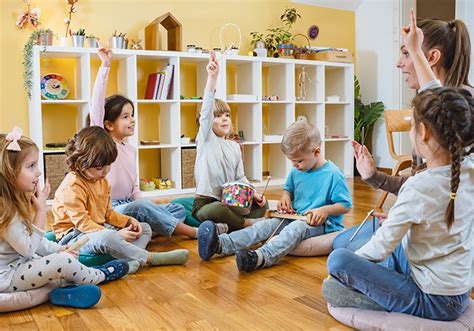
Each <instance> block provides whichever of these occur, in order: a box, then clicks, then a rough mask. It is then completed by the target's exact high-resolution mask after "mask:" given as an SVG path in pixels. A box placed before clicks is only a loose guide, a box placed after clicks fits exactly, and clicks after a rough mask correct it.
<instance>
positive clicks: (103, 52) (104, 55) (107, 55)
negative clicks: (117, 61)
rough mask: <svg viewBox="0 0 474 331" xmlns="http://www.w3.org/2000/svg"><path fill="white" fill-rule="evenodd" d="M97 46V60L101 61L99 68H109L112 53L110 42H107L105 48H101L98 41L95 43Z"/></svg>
mask: <svg viewBox="0 0 474 331" xmlns="http://www.w3.org/2000/svg"><path fill="white" fill-rule="evenodd" d="M97 42H98V44H99V54H98V55H99V58H100V60H101V61H102V64H101V67H110V65H111V64H112V57H113V53H112V50H111V49H110V42H109V41H107V47H104V46H102V44H101V43H100V41H97Z"/></svg>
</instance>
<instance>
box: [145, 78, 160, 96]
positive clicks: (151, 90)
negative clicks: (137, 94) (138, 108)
mask: <svg viewBox="0 0 474 331" xmlns="http://www.w3.org/2000/svg"><path fill="white" fill-rule="evenodd" d="M157 80H158V73H154V74H149V75H148V81H147V83H146V90H145V99H154V98H155V94H156V87H157Z"/></svg>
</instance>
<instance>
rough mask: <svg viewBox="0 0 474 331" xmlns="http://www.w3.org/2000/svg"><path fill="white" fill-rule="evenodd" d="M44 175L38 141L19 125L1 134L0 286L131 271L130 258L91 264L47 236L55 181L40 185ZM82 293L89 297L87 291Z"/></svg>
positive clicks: (11, 288) (26, 286) (7, 289)
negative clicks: (49, 207) (96, 264)
mask: <svg viewBox="0 0 474 331" xmlns="http://www.w3.org/2000/svg"><path fill="white" fill-rule="evenodd" d="M40 175H41V171H40V170H39V169H38V147H37V146H36V145H35V143H34V142H33V141H32V140H31V139H30V138H27V137H23V136H21V129H19V128H15V129H14V130H13V131H12V132H11V133H9V134H8V135H4V134H1V135H0V292H3V293H16V292H21V291H28V290H32V289H37V288H40V287H43V286H45V285H47V284H48V283H50V282H53V281H54V282H58V281H60V280H61V279H64V280H65V281H66V282H67V283H69V284H71V283H72V284H99V283H101V282H104V281H109V280H113V279H117V278H120V277H122V276H124V275H125V274H126V273H127V271H128V264H127V262H126V261H119V260H116V261H112V262H109V263H108V264H106V265H103V266H100V267H94V268H88V267H86V266H84V265H82V264H81V263H80V262H79V261H78V260H77V259H76V258H75V257H74V255H73V254H68V253H67V252H65V250H66V248H67V246H61V245H58V244H56V243H54V242H51V241H49V240H47V239H45V238H44V232H43V230H44V228H45V226H46V222H47V217H46V211H47V209H46V199H47V197H48V194H49V191H50V186H49V184H48V183H46V185H45V187H44V188H43V189H40V187H39V176H40ZM61 285H63V286H64V285H68V284H61ZM83 289H85V290H86V289H90V287H85V288H83ZM77 290H81V287H77V288H76V290H75V291H74V292H72V294H79V295H81V293H80V292H78V291H77ZM55 291H56V292H57V291H58V290H55ZM70 294H71V292H70ZM86 295H87V293H86ZM99 297H100V296H99ZM81 298H82V299H83V300H86V301H88V299H87V298H86V297H85V296H84V293H82V295H81ZM71 299H73V298H72V297H71ZM68 303H70V302H63V303H62V304H63V305H68ZM94 303H95V302H93V303H90V304H87V305H86V306H90V305H92V304H94ZM83 304H84V302H83Z"/></svg>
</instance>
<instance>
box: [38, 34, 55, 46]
mask: <svg viewBox="0 0 474 331" xmlns="http://www.w3.org/2000/svg"><path fill="white" fill-rule="evenodd" d="M37 45H40V46H52V45H53V31H44V32H40V34H39V36H38V41H37Z"/></svg>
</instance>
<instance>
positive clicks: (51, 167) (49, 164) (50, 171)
mask: <svg viewBox="0 0 474 331" xmlns="http://www.w3.org/2000/svg"><path fill="white" fill-rule="evenodd" d="M68 172H69V167H68V166H67V164H66V154H64V153H58V154H44V177H45V178H47V179H48V181H49V184H51V193H50V194H49V197H48V199H53V198H54V193H55V192H56V190H57V189H58V187H59V185H60V184H61V182H62V181H63V179H64V177H66V175H67V173H68Z"/></svg>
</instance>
